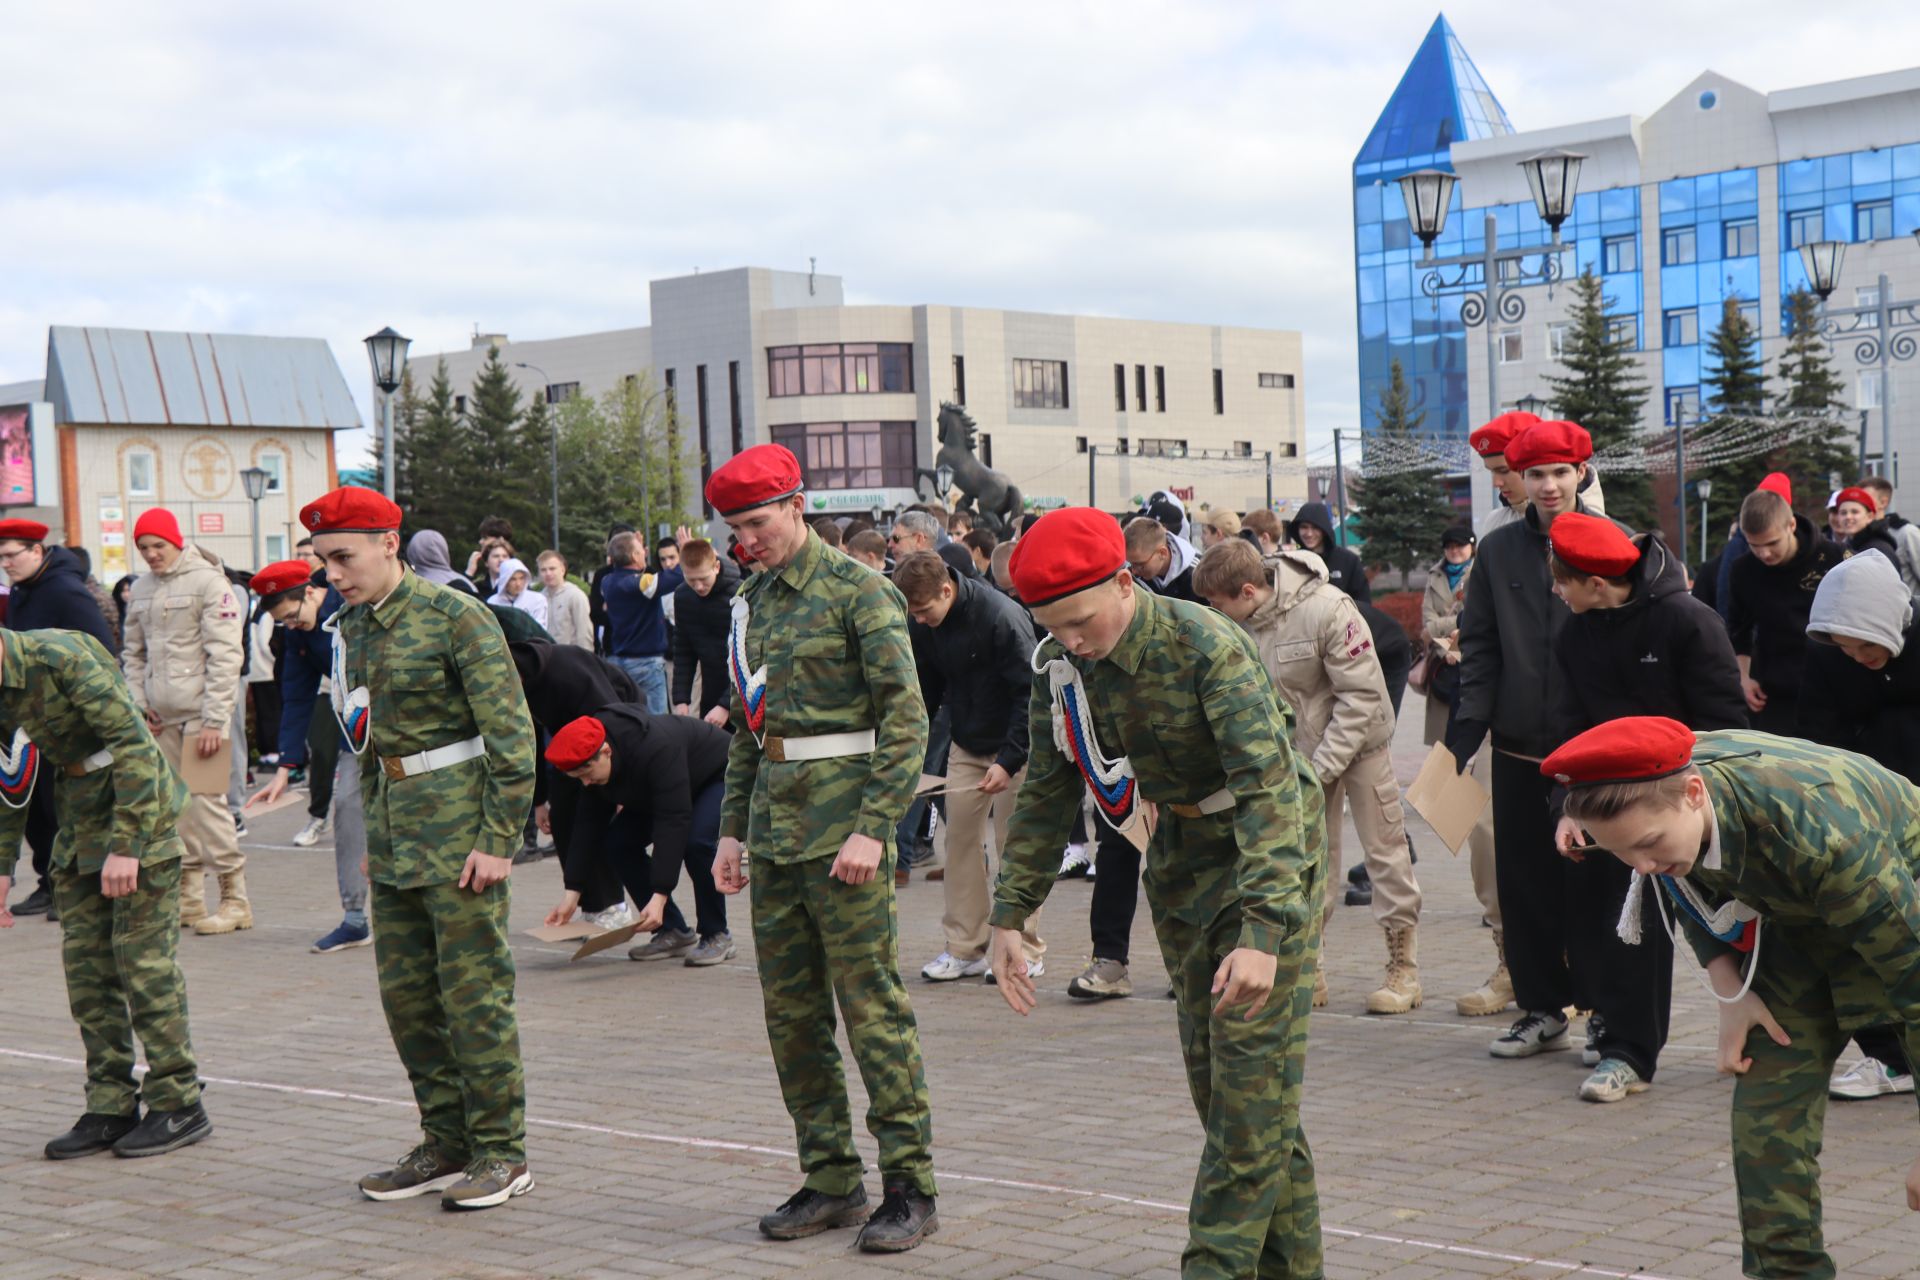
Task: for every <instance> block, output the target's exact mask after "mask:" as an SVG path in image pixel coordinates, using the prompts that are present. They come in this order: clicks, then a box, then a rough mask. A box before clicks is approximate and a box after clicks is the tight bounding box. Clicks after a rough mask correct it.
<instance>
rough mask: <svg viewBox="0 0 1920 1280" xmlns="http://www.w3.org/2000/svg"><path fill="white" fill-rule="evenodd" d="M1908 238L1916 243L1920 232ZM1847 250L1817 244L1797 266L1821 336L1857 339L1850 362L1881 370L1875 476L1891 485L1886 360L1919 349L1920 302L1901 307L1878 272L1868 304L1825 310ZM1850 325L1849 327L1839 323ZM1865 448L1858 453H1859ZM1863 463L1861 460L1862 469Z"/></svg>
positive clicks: (1835, 243) (1806, 248) (1839, 244)
mask: <svg viewBox="0 0 1920 1280" xmlns="http://www.w3.org/2000/svg"><path fill="white" fill-rule="evenodd" d="M1913 238H1914V241H1915V242H1916V243H1920V230H1915V231H1914V233H1913ZM1846 254H1847V246H1846V243H1845V242H1844V241H1841V240H1816V241H1814V242H1812V243H1811V244H1803V245H1801V246H1800V263H1801V265H1802V266H1804V267H1805V268H1806V269H1807V280H1808V282H1809V283H1810V284H1812V286H1813V291H1814V292H1815V293H1817V294H1819V295H1820V336H1821V337H1823V338H1827V339H1834V338H1838V339H1841V340H1843V341H1844V340H1847V339H1857V341H1856V342H1855V343H1854V348H1853V358H1854V359H1855V360H1857V361H1859V362H1860V363H1861V364H1878V365H1879V366H1880V475H1881V476H1882V477H1883V478H1885V479H1886V480H1887V481H1888V482H1889V483H1891V482H1892V480H1893V374H1892V370H1891V369H1889V368H1888V361H1889V360H1890V359H1891V360H1911V359H1913V356H1914V352H1915V351H1916V350H1920V342H1917V341H1916V339H1915V336H1914V335H1915V332H1916V331H1917V330H1920V298H1908V299H1906V300H1905V301H1903V302H1895V301H1894V300H1893V296H1892V295H1893V282H1892V281H1891V280H1889V279H1888V278H1887V273H1886V272H1884V271H1882V272H1881V273H1880V287H1879V291H1878V292H1877V293H1876V295H1875V296H1874V300H1873V302H1872V304H1871V305H1867V306H1859V307H1829V306H1827V299H1829V298H1831V297H1832V296H1833V291H1834V290H1835V289H1836V288H1838V287H1839V284H1840V264H1841V262H1842V261H1844V260H1845V258H1846ZM1845 320H1850V321H1852V323H1851V324H1842V323H1841V322H1842V321H1845ZM1864 452H1865V448H1864V443H1863V446H1862V453H1863V454H1864ZM1865 465H1866V459H1865V458H1864V457H1862V458H1861V466H1862V468H1863V469H1864V467H1865Z"/></svg>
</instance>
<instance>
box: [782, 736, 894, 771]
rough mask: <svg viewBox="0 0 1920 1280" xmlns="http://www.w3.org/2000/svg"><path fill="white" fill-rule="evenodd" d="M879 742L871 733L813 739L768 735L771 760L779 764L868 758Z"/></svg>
mask: <svg viewBox="0 0 1920 1280" xmlns="http://www.w3.org/2000/svg"><path fill="white" fill-rule="evenodd" d="M877 741H878V739H876V738H875V737H874V732H873V730H871V729H855V730H854V731H853V732H851V733H816V734H814V735H813V736H812V737H810V738H781V737H775V736H773V735H771V734H770V735H768V737H767V741H766V752H767V759H769V760H772V761H773V762H774V763H776V764H787V763H790V762H792V761H795V760H831V759H834V758H835V757H837V756H864V755H867V754H869V753H871V752H872V751H873V748H874V746H875V745H876V743H877Z"/></svg>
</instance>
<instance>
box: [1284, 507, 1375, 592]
mask: <svg viewBox="0 0 1920 1280" xmlns="http://www.w3.org/2000/svg"><path fill="white" fill-rule="evenodd" d="M1303 524H1310V525H1312V526H1313V527H1314V528H1316V529H1318V530H1319V531H1320V533H1321V537H1322V541H1321V544H1320V548H1319V550H1317V551H1315V552H1314V554H1315V555H1317V556H1319V557H1320V558H1321V559H1322V560H1324V561H1326V562H1327V581H1328V582H1331V583H1332V584H1333V585H1334V586H1336V587H1338V588H1340V589H1341V590H1342V591H1344V592H1346V593H1347V594H1348V595H1350V596H1352V597H1353V598H1354V599H1355V600H1358V601H1360V603H1362V604H1370V603H1372V601H1373V588H1372V586H1370V585H1369V584H1368V582H1367V573H1366V570H1365V569H1363V568H1361V567H1360V557H1359V556H1357V555H1355V554H1354V553H1353V552H1352V551H1350V550H1348V549H1347V548H1346V547H1340V546H1335V545H1334V542H1333V517H1332V516H1331V515H1329V514H1328V513H1327V504H1326V503H1324V502H1309V503H1308V504H1307V505H1306V506H1304V507H1301V508H1300V514H1299V515H1297V516H1295V517H1294V518H1293V519H1291V520H1289V521H1287V536H1288V537H1289V538H1292V539H1293V540H1294V542H1295V543H1296V544H1297V545H1298V546H1300V547H1302V548H1305V546H1306V545H1307V544H1306V543H1304V542H1301V541H1300V526H1301V525H1303Z"/></svg>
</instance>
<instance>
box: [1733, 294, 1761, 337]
mask: <svg viewBox="0 0 1920 1280" xmlns="http://www.w3.org/2000/svg"><path fill="white" fill-rule="evenodd" d="M1738 307H1739V311H1740V316H1741V318H1742V319H1744V320H1745V321H1746V322H1747V328H1748V329H1749V330H1750V331H1751V332H1752V333H1753V335H1754V336H1755V337H1756V338H1757V337H1759V336H1760V304H1759V303H1757V302H1742V303H1739V304H1738Z"/></svg>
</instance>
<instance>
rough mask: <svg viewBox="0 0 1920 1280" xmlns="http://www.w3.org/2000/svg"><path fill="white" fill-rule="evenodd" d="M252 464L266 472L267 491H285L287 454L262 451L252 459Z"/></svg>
mask: <svg viewBox="0 0 1920 1280" xmlns="http://www.w3.org/2000/svg"><path fill="white" fill-rule="evenodd" d="M253 465H254V466H256V467H258V468H260V469H261V470H262V471H264V472H266V473H267V488H266V491H267V492H268V493H285V492H286V491H287V455H286V454H284V453H263V454H261V455H260V456H259V457H258V458H256V459H255V460H254V463H253Z"/></svg>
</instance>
